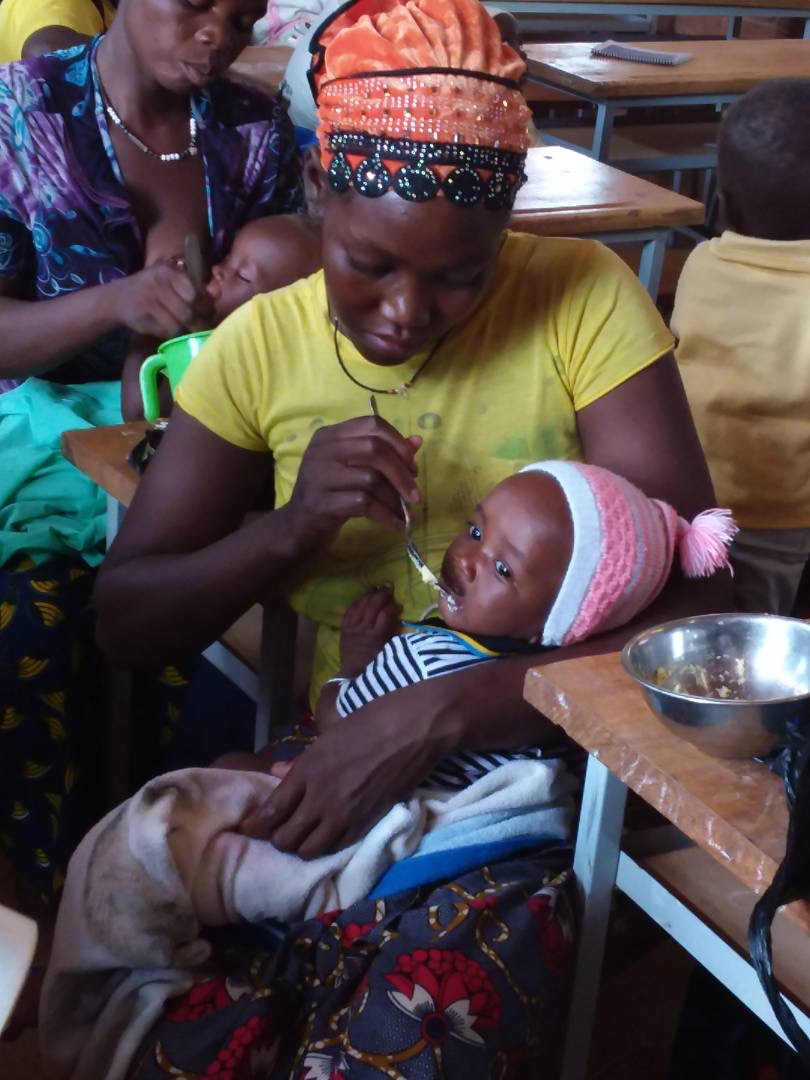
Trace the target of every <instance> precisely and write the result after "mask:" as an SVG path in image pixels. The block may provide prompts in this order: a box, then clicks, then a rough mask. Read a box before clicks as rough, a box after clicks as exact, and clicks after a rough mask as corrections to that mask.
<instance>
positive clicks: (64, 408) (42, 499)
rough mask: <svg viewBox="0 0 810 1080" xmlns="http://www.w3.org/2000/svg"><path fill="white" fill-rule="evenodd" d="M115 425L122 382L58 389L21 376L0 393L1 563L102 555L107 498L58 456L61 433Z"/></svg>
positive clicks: (88, 558) (97, 559)
mask: <svg viewBox="0 0 810 1080" xmlns="http://www.w3.org/2000/svg"><path fill="white" fill-rule="evenodd" d="M120 423H121V384H120V382H96V383H83V384H81V385H79V386H61V385H59V384H58V383H51V382H47V381H46V380H44V379H27V380H26V381H25V382H24V383H22V385H20V386H18V387H16V388H15V389H14V390H9V391H8V392H7V393H5V394H0V567H2V566H5V565H6V564H7V563H8V561H9V560H10V559H12V558H13V557H14V556H17V555H28V556H30V558H32V559H33V560H34V562H36V563H40V562H44V561H45V560H46V559H50V558H52V557H53V556H54V555H68V556H74V557H75V556H77V555H78V556H80V557H81V558H83V559H84V560H85V561H86V562H88V563H89V564H90V565H91V566H96V565H97V564H98V563H100V562H101V560H102V558H103V557H104V540H105V531H106V530H105V510H106V499H105V496H104V493H103V492H102V491H101V489H100V488H99V487H98V486H97V485H96V484H94V483H93V482H92V481H91V480H89V479H88V478H87V477H86V476H84V474H83V473H81V472H79V470H78V469H76V468H75V467H74V466H73V465H71V464H70V462H69V461H66V460H65V458H64V457H63V456H62V451H61V448H60V443H59V440H60V438H61V435H62V432H63V431H70V430H71V429H73V428H89V427H99V426H101V425H102V424H120Z"/></svg>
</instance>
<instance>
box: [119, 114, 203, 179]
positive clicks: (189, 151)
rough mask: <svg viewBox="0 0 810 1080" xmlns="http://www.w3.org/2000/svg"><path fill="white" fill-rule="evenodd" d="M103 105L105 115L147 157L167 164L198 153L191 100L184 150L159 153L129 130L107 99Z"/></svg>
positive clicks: (195, 124)
mask: <svg viewBox="0 0 810 1080" xmlns="http://www.w3.org/2000/svg"><path fill="white" fill-rule="evenodd" d="M104 106H105V108H106V110H107V116H109V118H110V120H112V122H113V123H114V124H115V126H116V127H117V128H120V130H121V131H123V133H124V134H125V135H126V137H127V138H128V139H129V141H130V142H132V143H134V144H135V146H137V147H138V149H139V150H140V151H141V152H142V153H144V154H148V155H149V157H153V158H157V160H158V161H162V162H164V163H166V164H169V163H171V162H174V161H185V159H186V158H189V157H194V156H195V155H196V154H197V153H198V151H197V118H196V117H195V115H194V110H193V108H192V106H191V102H189V112H188V146H187V147H186V148H185V150H182V151H180V152H177V151H175V152H174V153H171V154H159V153H158V152H157V151H156V150H153V149H152V148H151V147H150V146H147V145H146V143H145V142H144V141H143V139H139V138H138V136H137V135H136V134H135V133H134V132H133V131H130V130H129V128H128V127H127V125H126V124H125V123H124V121H123V120H122V119H121V117H120V116H119V115H118V113H117V112H116V111H115V109H114V108H113V107H112V105H111V104H110V103H109V101H105V103H104Z"/></svg>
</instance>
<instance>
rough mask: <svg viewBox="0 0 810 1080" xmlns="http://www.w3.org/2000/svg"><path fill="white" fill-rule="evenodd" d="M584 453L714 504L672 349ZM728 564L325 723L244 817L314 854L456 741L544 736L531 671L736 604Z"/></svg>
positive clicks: (487, 743) (581, 420)
mask: <svg viewBox="0 0 810 1080" xmlns="http://www.w3.org/2000/svg"><path fill="white" fill-rule="evenodd" d="M577 421H578V426H579V435H580V440H581V443H582V448H583V456H584V458H585V460H586V461H588V462H590V463H591V464H594V465H601V466H603V467H605V468H609V469H613V470H614V471H616V472H618V473H620V474H621V475H624V476H626V477H627V478H628V479H629V480H631V481H632V482H633V483H635V484H637V485H638V486H639V487H641V488H642V489H643V490H644V491H645V492H646V493H647V494H648V495H651V496H655V497H658V498H663V499H666V500H667V501H668V502H670V503H672V504H673V505H674V506H675V507H676V508H677V509H678V510H679V512H680V513H681V514H682V515H683V516H684V517H688V518H689V517H692V516H694V515H695V514H697V513H698V512H699V511H701V510H704V509H706V508H707V507H709V506H711V505H712V504H713V500H714V496H713V492H712V486H711V481H710V479H709V473H708V470H707V468H706V463H705V459H704V457H703V452H702V450H701V448H700V444H699V442H698V439H697V435H696V433H695V428H694V424H693V422H692V417H691V414H690V412H689V407H688V405H687V403H686V398H685V395H684V392H683V387H682V385H681V381H680V376H679V374H678V370H677V367H676V366H675V362H674V359H673V358H672V356H671V355H670V356H666V357H664V358H663V359H661V360H659V361H657V362H656V363H655V364H653V365H652V366H651V367H649V368H647V369H645V370H644V371H642V372H640V373H639V374H638V375H635V376H634V377H633V378H631V379H628V380H627V381H626V382H625V383H623V384H622V385H621V386H619V387H617V388H616V389H615V390H613V391H611V392H610V393H609V394H606V395H605V396H604V397H602V398H600V399H599V400H598V401H596V402H594V403H593V404H592V405H589V406H588V407H587V408H585V409H583V410H582V411H581V412H580V413H579V414H578V417H577ZM730 585H731V583H730V579H729V577H728V575H727V574H717V575H715V576H714V577H713V578H709V579H703V580H692V581H686V580H685V579H684V578H683V577H682V576H681V575H680V573H679V572H678V571H677V570H676V571H673V574H672V575H671V577H670V580H669V582H668V584H667V586H666V588H665V589H664V591H663V592H662V593H661V595H660V596H659V597H658V599H657V600H656V601H655V602H654V603H653V604H652V605H651V606H650V607H649V608H648V609H647V610H646V611H645V612H643V613H642V614H641V615H640V616H639V617H638V618H637V619H635V620H634V621H633V622H632V623H629V624H628V625H626V626H624V627H622V628H620V629H619V630H615V631H612V632H610V633H608V634H604V635H601V636H600V637H596V638H593V639H591V640H590V641H586V642H582V643H581V644H578V645H574V646H569V647H566V648H560V649H554V650H549V651H548V652H544V653H539V654H537V655H536V656H529V657H525V656H521V657H514V658H510V659H507V660H499V661H498V662H497V664H498V667H497V675H498V677H497V679H495V678H493V677H492V669H491V666H490V665H489V664H481V665H480V666H478V667H474V668H470V669H468V670H467V671H463V672H460V673H459V674H457V675H446V676H442V678H440V679H433V680H429V681H426V682H422V683H418V684H416V685H415V686H411V687H408V688H406V689H404V690H398V691H396V693H393V694H387V695H385V696H384V697H382V698H379V699H378V700H377V701H375V702H373V703H372V704H371V705H367V706H365V707H364V708H363V709H361V710H359V711H358V712H357V713H355V714H353V715H352V716H350V717H348V718H347V719H346V720H344V721H343V722H342V723H341V725H340V726H339V728H337V729H332V730H330V731H326V732H325V733H324V734H323V735H321V736H320V737H319V738H318V740H317V741H316V742H315V743H314V744H313V745H312V746H310V747H308V748H307V750H306V751H305V753H304V754H302V755H301V757H300V758H298V759H297V761H296V764H295V767H294V768H293V770H292V771H291V773H290V776H289V777H288V778H287V779H286V780H285V781H284V782H283V783H282V784H281V785H280V787H279V788H278V789H277V791H276V792H275V793H274V794H273V795H272V796H271V798H270V799H269V800H268V803H267V804H266V806H264V807H263V808H262V809H261V810H260V811H258V812H257V813H256V814H255V815H254V816H253V817H252V818H251V819H250V820H248V821H247V822H246V823H245V824H244V828H245V830H246V831H248V832H250V833H251V835H257V836H266V837H268V838H269V839H270V840H272V841H273V843H274V844H276V845H277V846H279V847H281V848H282V849H284V850H289V851H296V852H297V853H298V854H300V855H303V856H305V857H306V858H312V857H314V856H316V855H319V854H322V853H323V852H325V851H329V850H334V849H336V848H339V847H341V846H342V845H344V844H346V843H350V842H351V841H352V840H354V839H356V838H357V837H358V836H360V835H362V834H363V833H364V832H365V831H366V830H367V829H368V828H369V827H370V826H371V825H372V824H373V823H374V822H375V821H376V820H378V819H379V817H381V816H382V814H384V813H385V812H386V810H387V809H388V808H389V807H390V806H391V805H392V804H393V803H394V802H396V801H397V800H398V799H400V798H403V797H404V796H406V795H407V794H408V793H409V792H411V791H412V790H413V788H414V787H415V786H416V785H417V784H418V783H419V782H420V781H421V780H423V779H424V777H425V776H427V775H428V773H429V772H430V770H431V769H432V768H433V766H434V765H435V764H436V763H437V762H438V761H439V760H440V759H441V758H442V757H444V756H445V755H446V754H447V753H451V752H453V751H454V750H458V749H462V748H469V749H494V748H498V747H500V748H504V749H508V748H509V747H517V746H521V745H526V744H527V743H535V744H537V743H540V744H542V742H543V741H544V739H545V738H546V737H547V736H548V735H549V734H550V733H551V732H552V731H553V725H552V724H550V722H549V721H548V720H546V719H545V718H544V717H542V716H541V715H539V714H538V713H537V711H536V710H535V709H533V708H531V707H530V706H529V705H527V704H526V702H525V701H524V700H523V682H524V678H525V674H526V671H527V670H528V669H529V668H530V667H532V666H536V665H538V664H542V663H549V662H551V661H556V660H563V659H565V658H567V657H574V656H588V655H592V654H594V653H601V652H610V651H613V650H615V649H619V648H621V647H622V645H624V643H625V642H626V641H627V640H628V639H629V638H630V637H631V636H632V635H633V634H634V633H637V632H638V631H639V630H640V629H642V628H643V627H644V626H649V625H652V624H654V623H656V622H660V621H663V620H665V619H672V618H678V617H680V616H687V615H695V614H700V613H703V612H710V611H723V610H729V609H730V608H731V607H732V600H731V587H730Z"/></svg>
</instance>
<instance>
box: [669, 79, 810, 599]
mask: <svg viewBox="0 0 810 1080" xmlns="http://www.w3.org/2000/svg"><path fill="white" fill-rule="evenodd" d="M808 175H810V79H808V78H802V79H776V80H774V81H772V82H768V83H764V84H763V85H761V86H758V87H757V88H756V89H754V90H751V91H750V92H749V93H748V94H746V95H745V96H744V97H742V98H741V99H740V100H739V101H738V102H736V103H735V104H734V105H732V106H731V107H730V108H729V109H728V111H727V112H726V114H725V117H724V120H723V124H722V128H721V133H720V139H719V143H718V187H719V191H720V198H721V206H722V210H723V213H724V217H725V221H726V224H727V228H726V231H725V232H724V233H723V234H722V236H720V237H718V238H715V239H713V240H708V241H706V242H705V243H703V244H700V245H699V246H698V247H697V248H696V249H695V250H694V251H693V252H692V254H691V255H690V256H689V258H688V259H687V261H686V265H685V266H684V269H683V274H682V276H681V279H680V282H679V284H678V291H677V295H676V298H675V308H674V311H673V315H672V331H673V333H674V334H675V336H676V338H678V339H679V344H678V348H677V352H676V355H677V359H678V363H679V365H680V369H681V375H682V377H683V381H684V385H685V387H686V392H687V396H688V398H689V403H690V405H691V407H692V412H693V414H694V417H695V422H696V424H697V429H698V433H699V435H700V438H701V441H702V443H703V448H704V450H705V452H706V458H707V460H708V463H709V468H710V470H711V474H712V480H713V481H714V486H715V490H716V492H717V498H718V500H719V502H720V504H721V505H723V506H728V507H730V508H731V510H732V512H733V513H734V517H735V518H736V520H737V522H738V523H739V525H740V527H741V529H740V533H739V534H738V536H737V538H736V539H735V541H734V544H733V546H732V552H731V558H732V563H733V566H734V570H735V600H736V603H737V606H738V608H739V609H740V610H742V611H768V612H772V613H775V614H780V615H789V614H790V613H791V611H792V610H793V606H794V603H795V599H796V594H797V591H798V588H799V583H800V580H801V576H802V573H803V571H804V568H805V566H806V565H807V561H808V558H810V307H809V306H808V298H810V200H808V197H807V177H808Z"/></svg>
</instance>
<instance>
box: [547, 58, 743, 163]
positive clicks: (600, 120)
mask: <svg viewBox="0 0 810 1080" xmlns="http://www.w3.org/2000/svg"><path fill="white" fill-rule="evenodd" d="M528 78H529V81H530V82H533V83H536V84H537V85H538V86H547V87H550V88H551V89H553V90H558V91H560V90H562V88H561V87H560V86H558V85H556V84H555V83H553V82H551V81H549V80H547V79H540V78H538V77H537V76H535V75H531V74H530V75H529V76H528ZM563 92H564V93H566V94H570V95H571V96H572V97H574V98H576V99H577V100H579V101H587V102H588V104H590V105H594V106H595V107H596V125H595V127H594V131H593V142H592V144H591V148H590V150H586V149H583V147H582V146H578V145H576V144H574V143H570V142H567V141H566V140H565V139H559V138H555V135H554V129H553V128H552V129H550V130H543V131H542V132H541V135H542V136H543V140H544V141H545V142H548V143H552V144H554V145H556V146H567V147H568V148H569V149H570V150H578V151H579V152H580V153H585V154H588V155H589V156H590V157H594V158H596V159H597V161H604V162H606V163H608V164H611V165H615V166H616V167H620V164H619V163H618V162H615V161H613V160H612V159H611V157H610V141H611V138H612V137H613V122H614V120H615V117H616V112H617V111H618V110H620V109H639V108H653V107H655V106H668V105H715V106H717V107H718V108H720V107H722V106H723V105H728V104H730V103H731V102H732V101H736V100H737V98H739V97H741V96H742V95H741V94H660V95H655V96H654V97H653V96H651V97H628V98H610V100H607V99H605V98H600V97H597V96H595V95H593V94H585V93H582V92H581V91H578V90H576V91H575V90H567V89H566V90H563ZM624 164H625V167H626V166H627V164H628V163H624ZM716 164H717V155H716V154H681V155H673V154H660V155H656V156H655V157H652V158H649V159H638V160H635V159H634V160H633V162H632V168H633V172H656V171H667V172H668V171H677V170H680V169H712V168H714V166H715V165H716Z"/></svg>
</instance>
